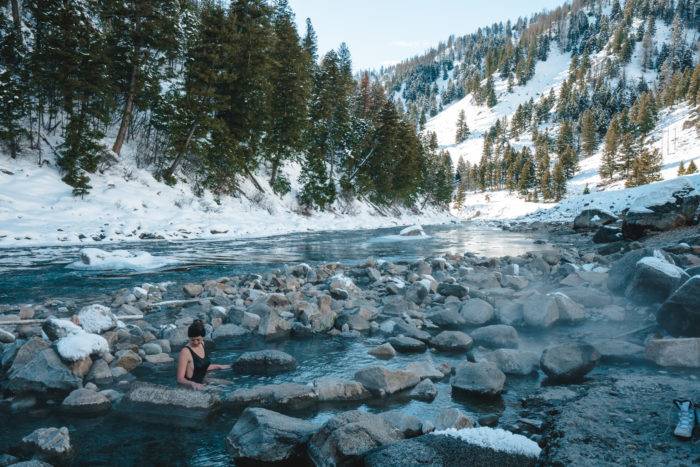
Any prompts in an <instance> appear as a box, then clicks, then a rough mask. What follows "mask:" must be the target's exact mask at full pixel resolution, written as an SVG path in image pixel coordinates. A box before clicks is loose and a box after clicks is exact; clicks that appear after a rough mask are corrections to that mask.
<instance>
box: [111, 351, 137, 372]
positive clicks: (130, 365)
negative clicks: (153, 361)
mask: <svg viewBox="0 0 700 467" xmlns="http://www.w3.org/2000/svg"><path fill="white" fill-rule="evenodd" d="M142 362H143V360H142V359H141V357H140V356H139V354H137V353H135V352H133V351H131V350H120V351H119V352H117V353H116V354H115V359H114V361H112V367H116V366H120V367H122V368H124V369H125V370H126V371H132V370H133V369H134V368H136V367H137V366H139V365H140V364H141V363H142Z"/></svg>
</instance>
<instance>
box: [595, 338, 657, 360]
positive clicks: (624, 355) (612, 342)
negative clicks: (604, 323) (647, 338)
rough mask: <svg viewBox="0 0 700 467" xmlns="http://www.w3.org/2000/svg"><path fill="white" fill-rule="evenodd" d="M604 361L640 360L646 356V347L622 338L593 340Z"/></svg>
mask: <svg viewBox="0 0 700 467" xmlns="http://www.w3.org/2000/svg"><path fill="white" fill-rule="evenodd" d="M591 345H592V346H593V347H595V349H596V351H597V352H598V353H599V354H600V357H601V360H603V361H606V360H607V361H638V360H641V359H643V358H644V347H642V346H641V345H637V344H633V343H631V342H627V341H623V340H620V339H601V340H597V341H593V342H591Z"/></svg>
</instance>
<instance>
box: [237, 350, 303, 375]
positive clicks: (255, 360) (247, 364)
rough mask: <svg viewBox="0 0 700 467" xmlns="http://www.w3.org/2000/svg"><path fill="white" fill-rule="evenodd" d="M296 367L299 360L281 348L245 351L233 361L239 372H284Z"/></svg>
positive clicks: (265, 373)
mask: <svg viewBox="0 0 700 467" xmlns="http://www.w3.org/2000/svg"><path fill="white" fill-rule="evenodd" d="M296 367H297V360H296V359H295V358H294V357H292V356H291V355H289V354H288V353H285V352H282V351H280V350H259V351H256V352H245V353H244V354H242V355H241V356H240V357H238V358H237V359H236V361H235V362H233V369H234V370H235V371H237V372H238V373H246V374H254V375H267V374H275V373H284V372H287V371H292V370H294V369H296Z"/></svg>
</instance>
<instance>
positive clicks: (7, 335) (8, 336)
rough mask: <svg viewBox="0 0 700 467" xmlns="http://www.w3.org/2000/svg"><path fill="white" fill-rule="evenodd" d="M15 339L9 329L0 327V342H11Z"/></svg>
mask: <svg viewBox="0 0 700 467" xmlns="http://www.w3.org/2000/svg"><path fill="white" fill-rule="evenodd" d="M14 341H15V335H14V334H12V333H11V332H9V331H5V330H4V329H2V328H0V344H12V343H14Z"/></svg>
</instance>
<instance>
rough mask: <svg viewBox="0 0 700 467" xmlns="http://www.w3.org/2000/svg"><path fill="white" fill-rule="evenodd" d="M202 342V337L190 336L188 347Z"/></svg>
mask: <svg viewBox="0 0 700 467" xmlns="http://www.w3.org/2000/svg"><path fill="white" fill-rule="evenodd" d="M202 343H204V338H203V337H201V336H198V337H190V347H199V346H200V345H202Z"/></svg>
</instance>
